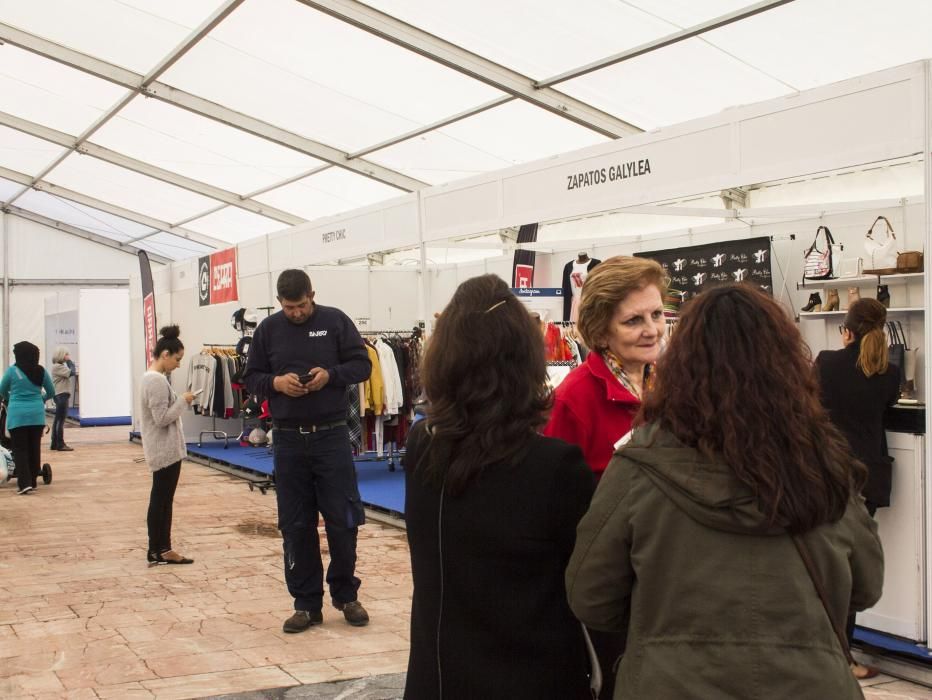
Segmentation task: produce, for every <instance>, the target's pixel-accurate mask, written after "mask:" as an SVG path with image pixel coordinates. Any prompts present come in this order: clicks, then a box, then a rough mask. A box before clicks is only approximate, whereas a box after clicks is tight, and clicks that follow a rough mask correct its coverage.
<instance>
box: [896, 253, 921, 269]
mask: <svg viewBox="0 0 932 700" xmlns="http://www.w3.org/2000/svg"><path fill="white" fill-rule="evenodd" d="M922 267H923V265H922V251H920V250H906V251H903V252H902V253H900V254H899V255H897V256H896V271H897V272H922Z"/></svg>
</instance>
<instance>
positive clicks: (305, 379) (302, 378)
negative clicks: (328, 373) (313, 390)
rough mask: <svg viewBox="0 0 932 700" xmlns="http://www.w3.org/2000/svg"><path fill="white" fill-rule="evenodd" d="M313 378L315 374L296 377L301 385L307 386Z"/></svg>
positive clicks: (309, 373)
mask: <svg viewBox="0 0 932 700" xmlns="http://www.w3.org/2000/svg"><path fill="white" fill-rule="evenodd" d="M315 376H317V372H308V373H307V374H302V375H301V376H300V377H298V381H299V382H301V383H302V384H307V383H308V382H310V381H311V380H312V379H313V378H314V377H315Z"/></svg>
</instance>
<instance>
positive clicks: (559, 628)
mask: <svg viewBox="0 0 932 700" xmlns="http://www.w3.org/2000/svg"><path fill="white" fill-rule="evenodd" d="M425 423H426V421H421V422H420V423H419V424H417V425H416V426H415V427H414V429H413V430H412V432H411V435H410V436H409V438H408V443H407V445H408V448H407V454H406V455H405V483H406V489H405V494H406V502H405V520H406V522H407V528H408V543H409V546H410V550H411V571H412V575H413V578H414V599H413V601H412V606H411V655H410V657H409V660H408V676H407V681H406V686H405V695H404V696H405V698H406V700H436V698H439V697H441V693H440V682H441V680H440V676H441V674H440V673H438V656H439V663H440V667H441V673H442V682H443V692H442V696H443V698H444V700H457V699H462V700H467V699H468V700H476V699H478V700H496V699H498V698H501V699H502V700H505V699H507V700H519V699H521V698H527V700H547V699H550V698H552V699H553V700H573V699H574V698H585V697H587V696H588V679H587V673H588V668H589V663H588V658H587V656H586V651H585V646H584V641H583V637H582V631H581V630H582V628H581V625H580V623H579V622H578V621H577V620H576V619H575V618H574V617H573V613H572V612H571V611H570V608H569V604H568V603H567V600H566V588H565V585H564V571H565V570H566V565H567V563H568V561H569V558H570V554H571V553H572V551H573V545H574V543H575V540H576V524H577V523H578V522H579V520H580V518H581V517H582V516H583V514H584V513H585V512H586V509H587V508H588V506H589V501H590V499H591V498H592V492H593V488H594V482H593V478H592V471H591V470H590V469H589V467H588V466H587V465H586V463H585V462H584V461H583V458H582V453H581V452H580V451H579V449H578V448H576V447H574V446H571V445H568V444H566V443H565V442H563V441H562V440H556V439H553V438H545V437H541V436H535V437H534V439H533V442H532V444H531V447H530V450H529V452H528V454H527V456H526V458H525V459H524V460H523V461H522V462H521V463H520V464H518V465H516V466H514V467H510V468H509V467H501V466H494V467H488V468H486V469H485V470H484V471H483V473H482V474H481V476H480V477H479V478H478V480H476V481H474V482H472V483H471V484H470V485H469V486H468V487H467V489H466V491H465V492H464V493H463V494H461V495H459V496H458V497H456V498H452V497H450V496H449V495H446V496H444V498H443V509H442V516H443V519H442V538H441V537H440V531H439V528H438V523H439V522H440V518H441V508H440V498H441V493H440V489H438V488H435V487H433V486H429V485H425V484H424V483H423V481H422V480H421V479H420V478H419V476H418V474H417V473H416V472H415V473H412V470H413V469H414V465H416V464H417V460H418V458H419V456H420V455H421V454H422V450H423V449H424V448H425V447H426V441H427V439H429V438H428V437H427V433H426V430H425V429H424V424H425ZM441 545H442V548H443V549H442V551H443V561H442V567H441V555H440V551H441ZM441 606H442V617H441ZM438 631H439V632H438ZM438 633H439V644H438Z"/></svg>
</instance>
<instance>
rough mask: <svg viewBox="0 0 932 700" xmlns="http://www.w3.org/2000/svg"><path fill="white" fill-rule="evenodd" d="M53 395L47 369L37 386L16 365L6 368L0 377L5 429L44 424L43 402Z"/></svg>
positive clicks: (0, 394) (53, 389)
mask: <svg viewBox="0 0 932 700" xmlns="http://www.w3.org/2000/svg"><path fill="white" fill-rule="evenodd" d="M43 391H45V396H43V395H42V392H43ZM54 396H55V386H54V385H53V384H52V378H51V377H50V376H49V373H48V370H46V371H45V376H44V377H43V378H42V386H41V387H38V386H36V385H35V384H33V383H32V382H31V381H29V377H27V376H26V375H25V374H24V373H23V371H22V370H21V369H20V368H19V367H17V366H16V365H13V366H12V367H10V368H9V369H7V371H6V372H4V374H3V379H0V398H2V399H3V400H4V401H5V402H6V407H7V408H6V427H7V430H12V429H13V428H21V427H23V426H25V425H45V402H46V401H48V400H49V399H51V398H54Z"/></svg>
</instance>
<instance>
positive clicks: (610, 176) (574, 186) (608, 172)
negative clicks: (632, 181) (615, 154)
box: [566, 158, 650, 190]
mask: <svg viewBox="0 0 932 700" xmlns="http://www.w3.org/2000/svg"><path fill="white" fill-rule="evenodd" d="M642 175H650V159H649V158H642V159H641V160H631V161H628V162H627V163H619V164H617V165H611V166H609V167H607V168H597V169H595V170H585V171H583V172H580V173H573V174H571V175H567V176H566V189H568V190H578V189H582V188H583V187H592V186H593V185H604V184H605V183H606V182H616V181H617V180H627V179H628V178H629V177H640V176H642Z"/></svg>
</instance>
